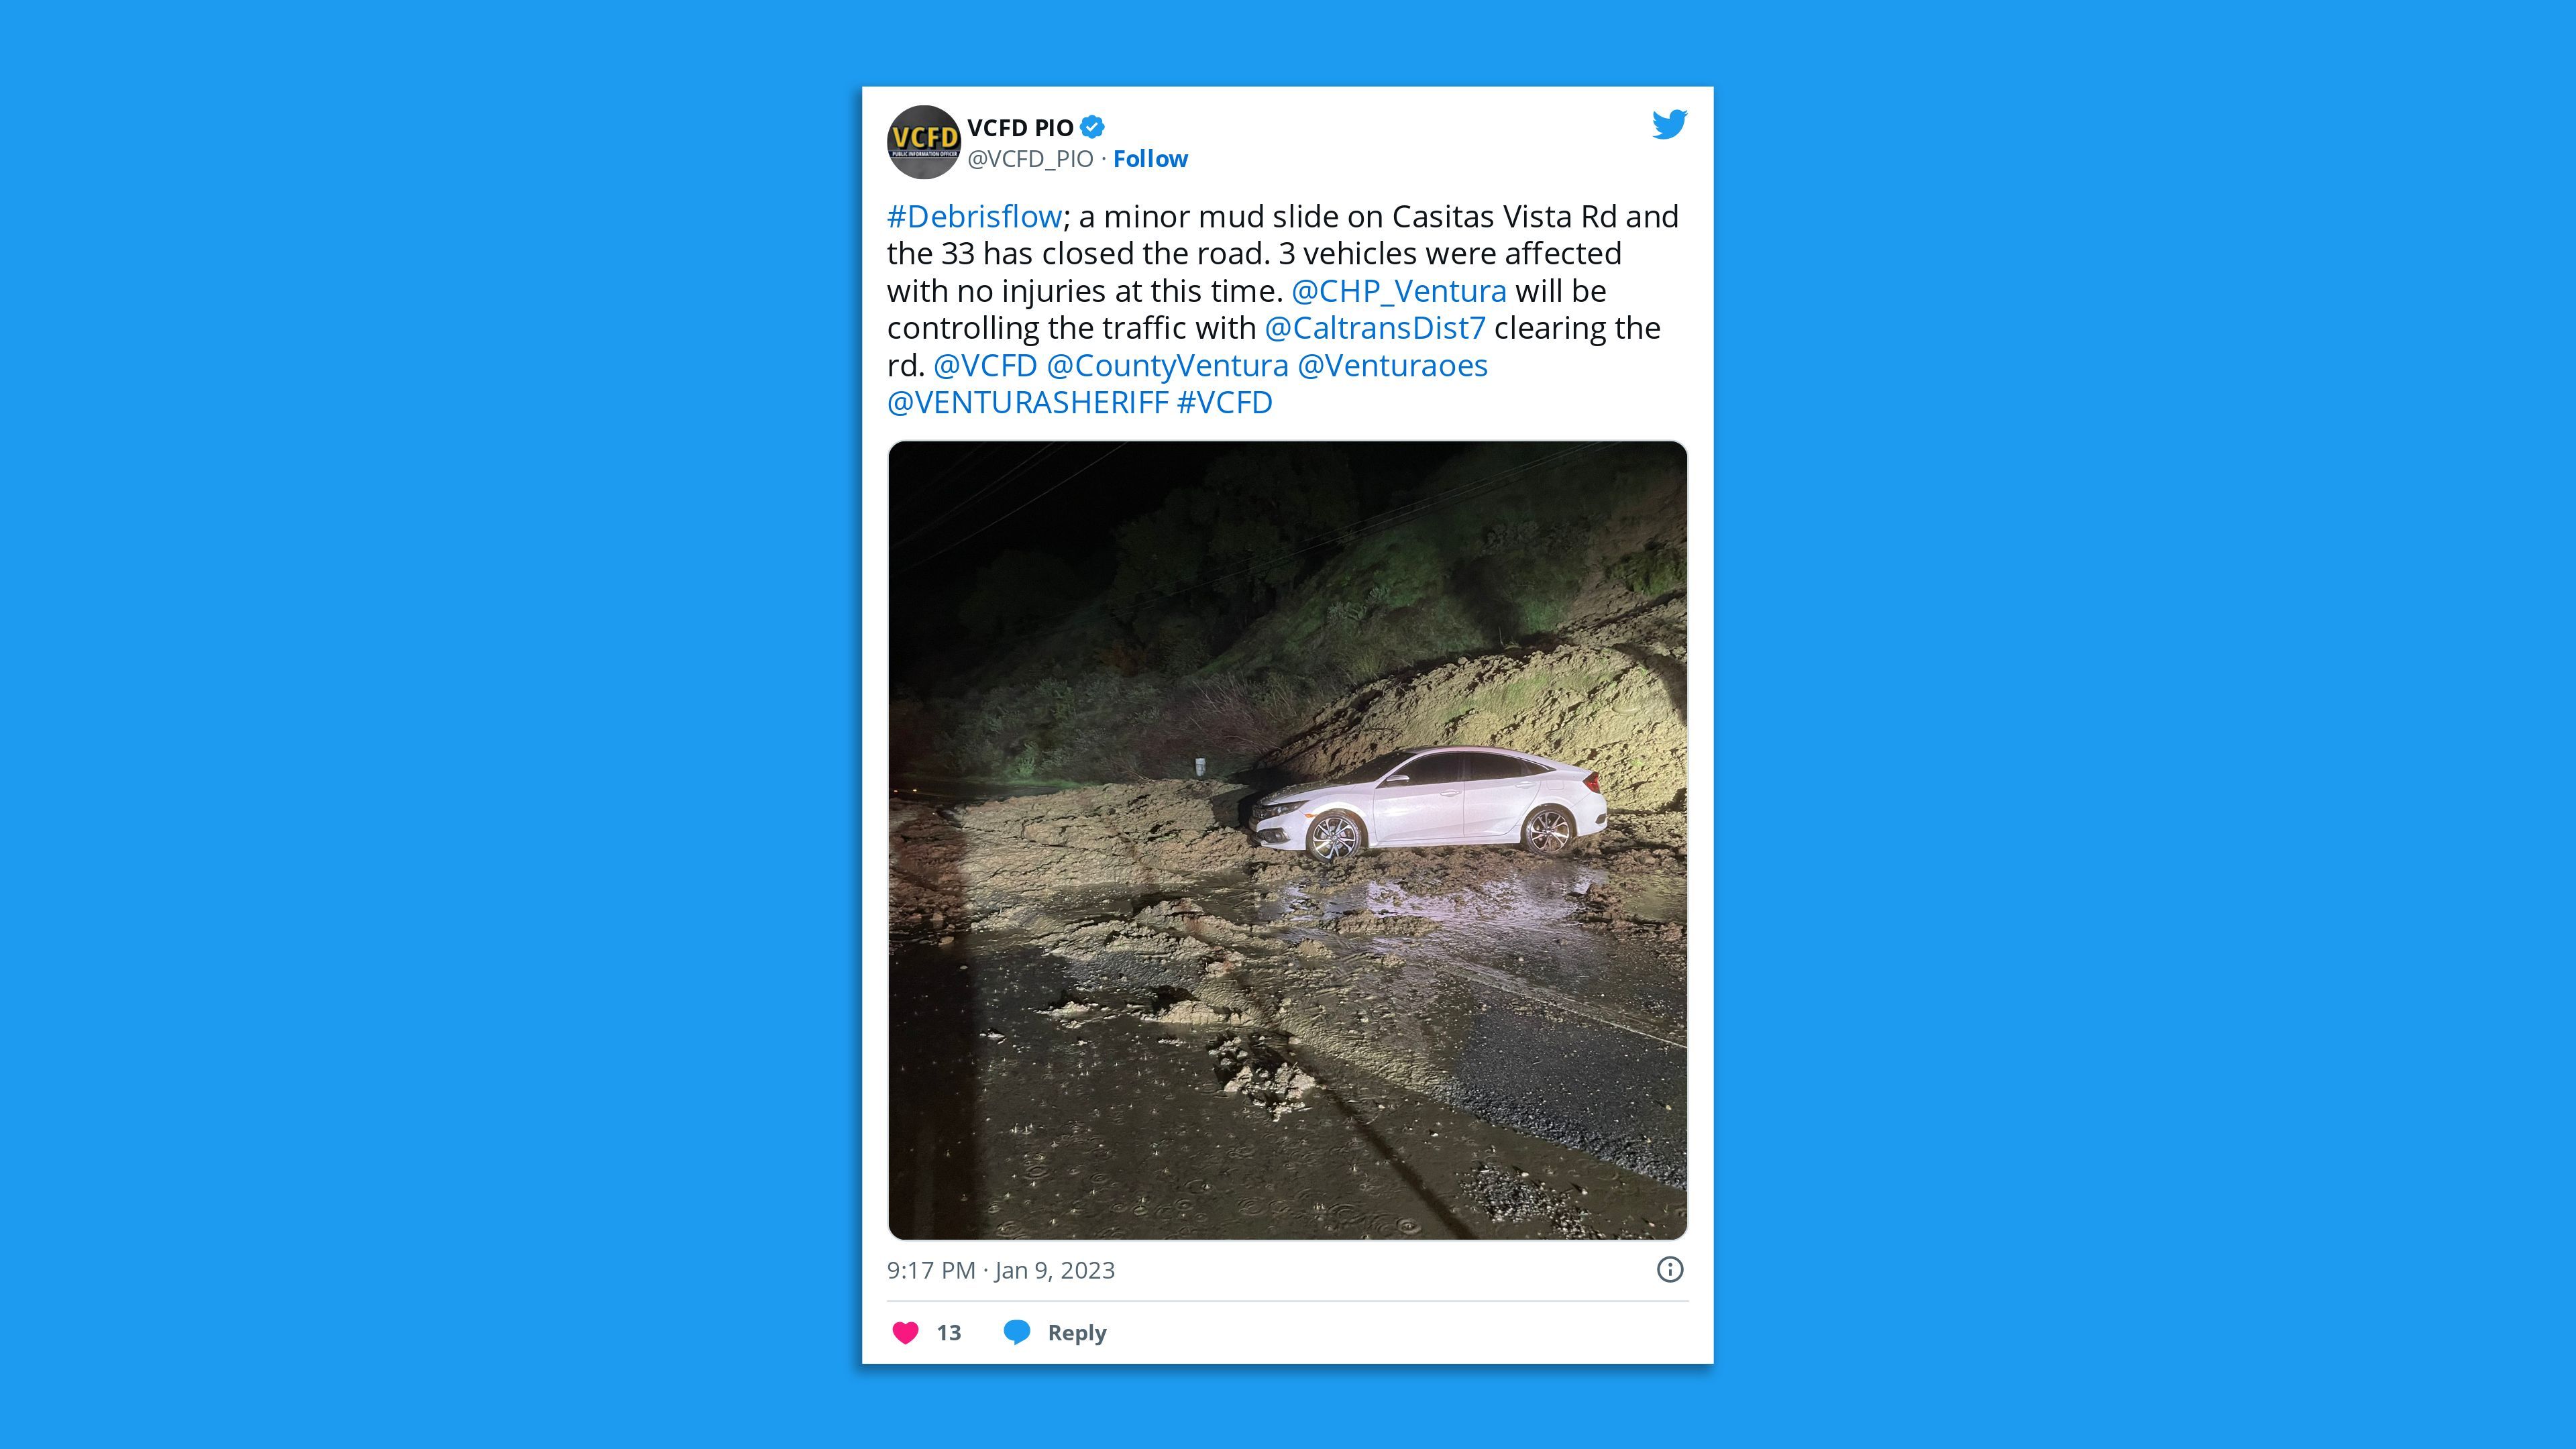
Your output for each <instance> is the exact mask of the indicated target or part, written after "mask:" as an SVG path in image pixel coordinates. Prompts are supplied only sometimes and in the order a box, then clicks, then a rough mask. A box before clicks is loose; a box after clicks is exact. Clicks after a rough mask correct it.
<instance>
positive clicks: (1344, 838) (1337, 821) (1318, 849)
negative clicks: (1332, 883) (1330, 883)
mask: <svg viewBox="0 0 2576 1449" xmlns="http://www.w3.org/2000/svg"><path fill="white" fill-rule="evenodd" d="M1306 850H1307V852H1308V853H1309V854H1311V855H1313V856H1314V857H1315V858H1316V859H1317V860H1347V859H1349V858H1350V857H1352V856H1354V855H1357V854H1359V853H1360V823H1359V822H1358V821H1356V820H1353V819H1352V818H1351V817H1349V816H1347V815H1327V816H1325V817H1324V818H1323V819H1321V820H1318V821H1316V822H1315V828H1314V829H1312V830H1310V831H1307V832H1306Z"/></svg>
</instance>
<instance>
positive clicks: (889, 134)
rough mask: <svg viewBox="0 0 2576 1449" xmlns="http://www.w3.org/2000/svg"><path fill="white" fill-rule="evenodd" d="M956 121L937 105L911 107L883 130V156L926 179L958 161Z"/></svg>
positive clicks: (901, 168)
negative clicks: (884, 153) (884, 132)
mask: <svg viewBox="0 0 2576 1449" xmlns="http://www.w3.org/2000/svg"><path fill="white" fill-rule="evenodd" d="M957 142H958V135H957V121H956V118H955V117H953V116H951V115H949V114H948V113H947V112H946V111H943V110H941V109H939V108H938V107H937V106H914V107H913V108H912V109H910V110H908V111H906V112H904V113H903V114H902V115H900V116H897V117H895V118H894V124H893V125H892V126H890V127H888V128H887V130H886V155H887V157H889V158H890V159H892V160H893V162H894V169H895V170H897V171H900V172H902V173H903V174H904V175H906V176H911V177H917V178H919V179H920V180H923V181H927V180H929V179H930V178H931V177H933V176H945V175H947V174H948V168H949V167H951V166H954V165H956V164H957Z"/></svg>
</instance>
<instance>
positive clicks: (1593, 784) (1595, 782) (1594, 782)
mask: <svg viewBox="0 0 2576 1449" xmlns="http://www.w3.org/2000/svg"><path fill="white" fill-rule="evenodd" d="M1583 788H1584V789H1586V790H1589V791H1591V792H1592V793H1593V794H1595V795H1598V794H1600V793H1601V772H1600V771H1599V770H1595V771H1593V772H1592V773H1591V774H1589V775H1586V776H1584V777H1583Z"/></svg>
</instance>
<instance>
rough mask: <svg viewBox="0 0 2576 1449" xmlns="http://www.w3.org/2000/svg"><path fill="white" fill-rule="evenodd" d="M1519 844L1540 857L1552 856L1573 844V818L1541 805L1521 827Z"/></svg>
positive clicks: (1548, 806) (1550, 806) (1552, 807)
mask: <svg viewBox="0 0 2576 1449" xmlns="http://www.w3.org/2000/svg"><path fill="white" fill-rule="evenodd" d="M1521 843H1522V844H1523V845H1526V846H1528V847H1529V848H1530V849H1532V850H1534V851H1536V852H1538V853H1539V854H1541V855H1554V854H1556V853H1557V852H1558V851H1560V850H1563V849H1565V848H1566V847H1567V846H1569V845H1571V844H1573V843H1574V817H1573V816H1571V815H1568V814H1566V813H1565V812H1564V811H1562V810H1559V809H1557V808H1556V807H1555V806H1553V805H1542V806H1540V807H1539V808H1538V809H1536V810H1533V811H1531V812H1530V817H1529V820H1528V822H1527V823H1526V824H1524V825H1522V826H1521Z"/></svg>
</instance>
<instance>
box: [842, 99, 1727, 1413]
mask: <svg viewBox="0 0 2576 1449" xmlns="http://www.w3.org/2000/svg"><path fill="white" fill-rule="evenodd" d="M1713 120H1714V96H1713V94H1712V93H1711V91H1710V90H1709V89H1708V88H1706V87H1687V86H1683V87H1671V88H1650V87H1646V88H1607V89H1596V88H1544V89H1499V88H1497V89H1474V88H1424V89H1365V90H1357V89H1355V90H1338V89H1331V90H1327V89H1314V90H1305V89H1234V88H1183V87H1175V88H1153V89H1143V88H1140V89H1118V88H1099V89H1080V88H985V89H979V88H972V87H956V86H949V87H920V88H914V87H900V86H898V87H872V88H869V89H868V90H866V91H865V92H864V93H863V94H862V96H861V98H860V120H859V125H860V146H859V177H858V187H859V208H858V226H857V237H858V253H859V256H858V261H859V297H860V301H859V316H858V326H859V330H860V347H859V366H858V389H859V398H858V404H859V409H860V438H859V460H860V479H859V482H860V488H861V511H860V519H861V541H860V557H859V568H860V589H861V593H860V609H861V620H860V626H861V627H860V639H861V649H862V654H861V659H860V680H861V689H862V692H863V699H862V712H861V721H862V736H861V756H860V762H859V767H860V778H861V780H862V785H863V790H862V800H861V808H860V829H861V842H860V844H861V848H860V870H861V877H860V880H859V882H858V896H859V901H860V912H861V915H860V923H861V926H860V942H861V954H860V962H859V969H860V974H861V981H860V990H861V997H860V1003H861V1022H860V1043H859V1050H860V1066H861V1076H860V1081H859V1084H858V1085H859V1092H860V1106H861V1113H860V1120H861V1134H862V1140H861V1153H862V1156H861V1159H860V1162H859V1182H860V1191H859V1208H860V1217H861V1221H860V1224H859V1231H860V1244H861V1247H860V1255H859V1256H860V1269H861V1273H860V1283H861V1289H860V1305H859V1318H860V1333H859V1341H860V1346H861V1348H860V1351H861V1358H862V1360H863V1361H864V1362H866V1363H869V1364H958V1363H996V1364H1011V1363H1016V1364H1051V1365H1062V1364H1110V1363H1163V1364H1169V1363H1231V1364H1264V1363H1281V1364H1288V1363H1390V1364H1410V1363H1671V1364H1704V1363H1709V1362H1711V1361H1712V1358H1713V1353H1714V1348H1715V1304H1716V1293H1717V1284H1716V1283H1715V1282H1714V1281H1713V1279H1714V1274H1715V1267H1716V1253H1715V1233H1716V1231H1717V1223H1716V1221H1715V1211H1714V1207H1715V1204H1714V1201H1713V1197H1712V1183H1713V1182H1714V1180H1715V1179H1714V1161H1713V1158H1714V1141H1713V1133H1712V1126H1711V1124H1712V1121H1713V1111H1712V1106H1713V1104H1712V1096H1711V1094H1712V1090H1713V1082H1714V1079H1715V1061H1714V1057H1713V1046H1712V1043H1713V1042H1714V1040H1715V1033H1714V1031H1713V1030H1712V1026H1713V1023H1712V1020H1711V1016H1712V1013H1713V1011H1714V1007H1715V991H1714V964H1715V963H1714V950H1713V945H1712V943H1713V941H1714V939H1715V934H1716V932H1715V921H1714V918H1713V912H1714V909H1715V906H1714V902H1713V898H1712V890H1711V882H1712V879H1713V872H1712V870H1711V868H1710V866H1711V849H1712V842H1713V838H1714V832H1713V821H1712V814H1711V803H1712V802H1711V798H1710V792H1711V787H1712V784H1713V780H1714V771H1715V758H1714V755H1713V753H1712V751H1713V748H1714V742H1713V741H1712V739H1711V737H1710V731H1709V728H1708V722H1709V720H1710V718H1711V709H1712V701H1713V699H1714V689H1713V683H1712V672H1711V664H1712V660H1711V656H1710V648H1711V644H1712V640H1713V629H1712V621H1711V617H1710V607H1711V600H1712V597H1713V588H1714V585H1715V577H1714V569H1715V564H1714V559H1715V549H1714V540H1713V538H1712V534H1711V530H1712V527H1713V523H1714V510H1713V504H1712V498H1713V489H1712V479H1711V462H1712V459H1713V458H1714V456H1715V452H1714V440H1715V439H1714V433H1715V425H1716V419H1715V405H1714V391H1715V388H1714V382H1715V380H1714V366H1715V356H1714V350H1715V315H1714V314H1715V280H1716V279H1715V266H1716V258H1715V244H1714V237H1715V225H1714V217H1713V214H1712V213H1713V209H1714V202H1715V195H1716V174H1715V147H1714V138H1713V136H1712V135H1711V130H1712V125H1711V122H1712V121H1713Z"/></svg>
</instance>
